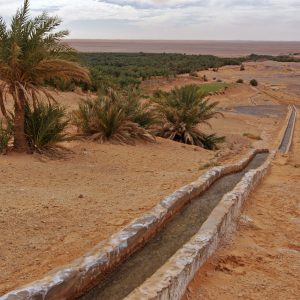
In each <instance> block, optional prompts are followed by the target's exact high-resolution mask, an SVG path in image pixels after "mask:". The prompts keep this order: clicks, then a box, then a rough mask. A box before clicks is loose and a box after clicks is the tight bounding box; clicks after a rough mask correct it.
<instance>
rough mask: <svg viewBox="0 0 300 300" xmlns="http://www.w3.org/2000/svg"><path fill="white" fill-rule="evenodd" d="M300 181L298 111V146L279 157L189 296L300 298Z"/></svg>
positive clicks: (186, 299)
mask: <svg viewBox="0 0 300 300" xmlns="http://www.w3.org/2000/svg"><path fill="white" fill-rule="evenodd" d="M299 183H300V123H299V117H298V121H297V125H296V132H295V134H294V142H293V146H292V151H291V152H290V154H289V155H278V156H277V157H276V159H275V161H274V163H273V166H272V169H271V172H270V174H269V175H268V176H267V177H266V179H265V180H264V181H263V183H262V185H261V186H260V187H259V189H258V190H257V191H256V192H255V193H254V194H253V195H252V196H251V198H250V199H249V201H248V202H247V205H246V207H245V210H244V214H243V216H242V218H241V222H240V226H239V229H238V231H237V232H236V234H235V235H234V237H233V239H232V241H230V242H229V243H228V244H227V245H223V246H222V247H221V248H220V249H219V250H218V251H217V252H216V254H215V255H214V256H213V257H212V259H211V260H210V261H209V262H208V263H207V264H206V265H205V266H204V267H203V268H201V269H200V271H199V272H198V274H197V275H196V276H195V278H194V280H193V281H192V282H191V284H190V286H189V287H188V291H187V294H186V295H185V297H184V298H183V299H184V300H198V299H205V300H209V299H213V300H217V299H222V300H227V299H228V300H229V299H230V300H232V299H245V300H247V299H260V300H261V299H272V300H275V299H278V300H283V299H285V300H292V299H299V295H300V284H299V278H300V206H299V205H300V184H299ZM297 295H298V296H297Z"/></svg>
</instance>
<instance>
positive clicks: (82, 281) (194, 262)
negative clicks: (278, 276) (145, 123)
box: [0, 109, 292, 300]
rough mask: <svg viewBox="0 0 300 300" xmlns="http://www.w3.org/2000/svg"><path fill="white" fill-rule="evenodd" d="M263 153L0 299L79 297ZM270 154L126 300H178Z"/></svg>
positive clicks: (180, 193) (204, 180)
mask: <svg viewBox="0 0 300 300" xmlns="http://www.w3.org/2000/svg"><path fill="white" fill-rule="evenodd" d="M291 115H292V110H291V109H289V113H288V115H287V118H286V121H285V123H286V125H285V126H284V127H283V130H282V132H281V134H280V138H279V145H280V144H281V141H282V139H283V136H284V134H285V132H286V127H287V125H288V122H289V120H290V117H291ZM290 141H291V140H290ZM289 145H290V143H289ZM278 147H279V146H278ZM277 149H278V148H276V150H277ZM267 151H268V150H267V149H255V150H251V151H250V152H249V153H248V154H247V156H246V157H245V158H244V159H242V160H241V161H239V162H238V163H235V164H231V165H225V166H220V167H215V168H212V169H210V170H209V171H207V172H206V173H205V174H203V175H202V176H201V177H199V179H197V180H196V181H194V182H192V183H191V184H188V185H186V186H184V187H182V188H180V189H178V190H177V191H175V192H174V193H173V194H171V195H169V196H167V197H166V198H164V199H163V200H162V201H161V202H160V203H159V204H157V205H156V206H155V207H154V208H153V209H152V210H151V211H150V212H148V213H146V214H145V215H143V216H142V217H140V218H138V219H136V220H134V221H133V222H132V223H130V224H129V225H128V226H126V227H125V228H123V229H122V230H120V231H119V232H118V233H116V234H114V235H112V236H111V237H110V238H109V239H107V240H105V241H102V242H100V243H99V244H98V245H96V246H95V247H94V248H93V249H92V250H91V251H89V252H88V253H86V254H85V255H84V256H83V257H81V258H79V259H77V260H75V261H73V262H72V263H70V264H69V265H66V266H63V267H61V268H58V269H56V270H53V271H51V272H50V273H48V274H47V275H45V277H44V278H43V279H41V280H37V281H35V282H32V283H30V284H28V285H26V286H23V287H21V288H19V289H17V290H14V291H11V292H9V293H7V294H5V295H3V296H2V297H0V300H31V299H34V300H40V299H43V300H68V299H74V298H76V297H78V296H80V295H81V294H82V293H84V292H85V291H87V290H88V289H90V288H91V287H93V286H94V285H95V284H96V283H97V282H99V281H100V280H101V279H102V278H104V277H105V275H106V274H107V273H108V272H110V271H111V270H113V269H114V268H115V267H116V266H117V265H119V264H120V263H121V262H122V261H124V260H125V259H126V258H127V257H129V256H130V255H131V254H132V253H133V252H135V251H136V250H137V249H139V248H140V247H142V246H143V245H144V244H145V243H146V242H147V241H148V240H149V239H151V238H152V237H153V236H155V234H156V233H157V232H158V231H159V230H160V229H161V228H162V227H163V226H164V224H165V223H166V222H167V221H168V220H169V219H170V218H172V216H174V215H175V214H176V213H177V212H178V211H180V210H181V209H182V208H183V207H184V206H185V205H186V204H187V203H188V202H189V201H191V200H192V199H193V198H195V197H196V196H198V195H200V194H201V193H203V192H204V191H205V190H207V189H208V188H209V187H210V186H211V185H212V184H213V183H214V182H215V181H216V180H217V179H218V178H220V177H223V176H225V175H227V174H230V173H234V172H238V171H240V170H242V169H244V167H245V166H246V165H247V164H248V163H249V161H250V160H251V159H252V158H253V157H254V156H255V155H256V154H257V153H261V152H267ZM275 152H276V151H273V152H272V153H271V155H270V157H269V158H268V159H267V161H266V162H265V163H264V164H263V165H262V166H261V167H259V168H258V169H256V170H251V171H249V172H248V173H247V174H246V175H245V176H244V177H243V179H242V180H241V181H240V183H239V184H238V185H237V186H236V187H235V189H234V190H233V191H232V192H230V193H228V194H226V195H225V196H224V197H223V199H222V200H221V202H220V203H219V204H218V206H217V207H216V208H215V209H214V210H213V212H212V214H211V215H210V216H209V218H208V219H207V221H206V222H205V223H204V224H203V225H202V227H201V229H200V231H199V232H198V234H196V235H195V236H194V237H193V238H192V239H191V240H190V242H188V243H187V244H185V245H184V246H183V248H181V249H180V250H178V251H177V252H176V254H175V255H174V256H173V257H171V259H170V260H169V261H168V262H167V263H166V264H165V265H164V266H162V267H161V268H160V269H159V270H158V271H157V272H156V273H155V274H153V276H151V277H150V278H149V279H148V280H146V281H145V283H144V284H143V285H142V286H140V287H139V288H137V289H135V290H134V291H133V292H132V293H131V294H130V295H129V296H128V297H126V299H130V300H131V299H139V300H142V299H180V297H181V296H182V295H183V293H184V291H185V288H186V287H187V285H188V283H189V281H190V280H191V279H192V278H193V276H194V274H195V273H196V271H197V270H198V269H199V267H200V266H201V265H202V264H203V263H204V262H205V261H206V260H207V258H208V257H209V256H210V255H211V254H212V253H213V251H214V250H215V249H216V248H217V246H218V244H219V242H220V240H221V239H222V238H223V237H224V236H226V234H227V233H229V232H231V231H232V230H233V229H234V227H235V225H234V224H235V220H236V219H237V217H238V215H239V213H240V210H241V207H242V204H243V202H244V201H245V199H246V198H247V196H248V195H249V193H250V192H251V191H252V190H253V188H255V186H256V185H257V184H258V182H259V181H260V180H261V178H262V177H263V176H264V175H265V174H266V172H267V170H268V168H269V166H270V162H271V160H272V158H273V157H274V155H275Z"/></svg>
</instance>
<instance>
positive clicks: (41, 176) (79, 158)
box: [0, 63, 299, 295]
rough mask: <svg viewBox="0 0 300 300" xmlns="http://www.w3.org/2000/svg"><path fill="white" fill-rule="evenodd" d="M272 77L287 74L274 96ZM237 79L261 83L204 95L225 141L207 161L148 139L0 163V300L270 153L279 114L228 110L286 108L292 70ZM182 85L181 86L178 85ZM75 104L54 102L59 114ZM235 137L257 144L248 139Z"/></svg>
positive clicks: (64, 97)
mask: <svg viewBox="0 0 300 300" xmlns="http://www.w3.org/2000/svg"><path fill="white" fill-rule="evenodd" d="M287 68H291V69H292V70H293V71H292V73H289V72H287V71H286V69H287ZM274 69H275V71H274ZM211 72H212V71H211ZM214 73H215V72H214ZM282 74H287V75H286V77H285V81H284V82H283V84H281V85H280V86H279V84H278V83H277V82H276V88H274V86H273V80H274V81H276V80H277V77H282ZM217 75H218V77H220V79H222V80H224V81H225V80H227V81H228V82H229V81H230V78H231V76H232V77H233V78H235V76H236V77H237V78H238V77H240V76H241V72H240V71H239V70H238V69H236V68H229V67H225V68H224V69H220V71H219V72H217ZM243 76H249V78H250V77H252V76H255V77H256V78H261V81H262V82H261V83H260V85H259V87H258V88H252V87H249V85H248V84H241V85H238V84H230V86H229V88H228V89H227V90H226V91H224V93H223V92H222V93H220V94H219V95H213V96H211V98H212V99H213V100H217V101H219V102H220V109H221V110H222V111H223V113H224V118H218V119H215V120H213V121H212V125H213V131H215V132H217V133H218V134H223V135H225V136H226V142H225V143H224V144H223V145H222V147H221V149H220V150H218V151H215V152H214V151H207V150H203V149H201V148H198V147H194V146H188V145H182V144H179V143H176V142H172V141H168V140H163V139H157V143H153V144H143V143H140V144H137V145H136V146H119V145H110V144H105V145H100V144H97V143H92V142H83V141H73V142H69V143H66V144H65V146H66V147H67V148H68V149H69V150H70V151H72V152H70V153H66V154H65V155H64V156H63V157H61V158H60V159H49V158H48V157H45V156H41V155H33V156H30V157H29V156H24V155H17V154H10V155H8V156H2V157H1V158H0V163H1V173H2V176H1V177H0V185H1V187H2V188H1V190H0V236H1V240H0V249H1V251H0V269H1V273H0V295H1V294H3V293H5V292H7V291H9V290H11V289H13V288H17V287H18V286H20V285H23V284H26V283H28V282H31V281H32V280H36V279H39V278H40V277H41V276H43V275H44V274H45V273H47V272H48V271H50V270H52V269H54V268H56V267H58V266H61V265H63V264H67V263H69V262H71V261H72V260H74V259H76V258H77V257H79V256H81V255H83V254H84V253H85V252H87V251H88V250H89V249H90V248H92V247H93V246H94V245H96V244H97V243H98V242H100V241H101V240H103V239H105V238H108V237H109V236H110V235H111V234H113V233H114V232H116V231H117V230H119V229H120V228H122V227H123V226H125V225H126V224H128V223H129V222H131V221H132V220H133V219H134V218H136V217H138V216H140V215H141V214H143V213H144V212H145V211H148V210H149V209H151V208H152V207H153V206H154V205H155V204H157V203H158V202H159V201H161V200H162V199H163V197H165V196H166V195H168V194H170V193H171V192H173V191H174V190H176V189H178V188H179V187H181V186H182V185H184V184H186V183H189V182H191V181H193V180H195V179H196V178H197V177H198V176H200V175H201V174H202V173H203V172H205V170H206V169H207V168H209V167H210V166H212V165H216V164H224V163H230V162H233V161H237V160H238V159H240V158H241V156H243V155H244V154H245V153H246V152H247V151H249V149H250V148H253V147H272V146H274V142H275V139H276V137H277V134H278V132H279V130H280V128H281V127H282V125H283V120H284V118H285V110H284V109H283V110H282V111H281V114H272V113H265V114H259V115H252V114H248V113H243V114H241V113H238V112H237V111H235V107H237V106H245V105H248V106H249V105H252V106H254V105H258V104H272V105H277V104H278V103H281V102H282V101H283V103H289V102H293V101H294V102H295V101H296V100H295V98H296V96H295V94H293V93H291V94H288V93H287V90H288V89H289V84H290V83H289V76H290V78H291V82H292V85H293V84H294V76H299V67H298V66H297V65H295V66H294V65H293V64H291V65H282V64H278V63H275V64H274V65H272V66H271V67H270V68H269V67H267V65H266V63H257V64H253V65H250V66H246V71H244V72H243ZM186 77H187V76H185V78H184V79H182V80H183V81H184V82H185V83H188V82H189V79H186ZM263 78H265V79H264V81H263ZM211 80H212V79H211ZM233 81H234V80H233ZM164 84H165V83H164V82H162V83H161V85H160V84H159V83H157V86H161V87H164ZM177 84H179V85H180V84H182V82H181V81H180V78H179V79H176V81H175V82H167V88H171V87H172V86H174V85H177ZM295 89H297V87H296V88H295ZM283 95H284V98H283ZM82 97H85V96H84V95H81V94H76V93H59V94H57V100H58V101H60V102H61V103H62V104H63V105H65V106H67V107H68V109H69V110H71V109H72V108H74V107H76V105H77V102H78V101H79V100H80V99H81V98H82ZM253 99H254V100H255V101H253ZM205 130H210V129H205ZM245 133H251V134H253V135H256V136H259V137H260V138H261V140H253V139H249V138H247V137H245V136H244V134H245ZM295 192H296V188H295Z"/></svg>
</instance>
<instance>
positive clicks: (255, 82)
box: [250, 79, 258, 86]
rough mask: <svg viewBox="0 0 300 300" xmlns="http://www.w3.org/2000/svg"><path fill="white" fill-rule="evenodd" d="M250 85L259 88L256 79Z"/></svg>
mask: <svg viewBox="0 0 300 300" xmlns="http://www.w3.org/2000/svg"><path fill="white" fill-rule="evenodd" d="M250 85H252V86H258V82H257V80H256V79H252V80H250Z"/></svg>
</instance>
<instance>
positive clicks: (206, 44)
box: [66, 39, 300, 57]
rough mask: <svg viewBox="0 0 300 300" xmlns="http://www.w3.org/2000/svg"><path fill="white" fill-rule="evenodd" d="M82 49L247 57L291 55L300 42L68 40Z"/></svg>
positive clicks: (296, 49)
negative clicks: (251, 55) (252, 55)
mask: <svg viewBox="0 0 300 300" xmlns="http://www.w3.org/2000/svg"><path fill="white" fill-rule="evenodd" d="M66 42H67V43H68V44H70V45H71V46H72V47H74V48H75V49H76V50H78V51H80V52H128V53H129V52H145V53H162V52H165V53H186V54H211V55H216V56H227V57H233V56H246V55H250V54H252V53H255V54H269V55H289V54H299V53H300V42H255V41H178V40H177V41H175V40H173V41H172V40H168V41H167V40H165V41H164V40H159V41H156V40H87V39H86V40H85V39H82V40H80V39H77V40H71V39H70V40H66Z"/></svg>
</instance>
